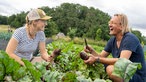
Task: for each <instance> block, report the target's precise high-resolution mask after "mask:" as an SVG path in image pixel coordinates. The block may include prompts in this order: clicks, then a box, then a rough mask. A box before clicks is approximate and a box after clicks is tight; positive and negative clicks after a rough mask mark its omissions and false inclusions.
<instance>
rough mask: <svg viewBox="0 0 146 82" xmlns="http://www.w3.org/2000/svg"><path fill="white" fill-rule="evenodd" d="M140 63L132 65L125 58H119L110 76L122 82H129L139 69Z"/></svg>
mask: <svg viewBox="0 0 146 82" xmlns="http://www.w3.org/2000/svg"><path fill="white" fill-rule="evenodd" d="M141 67H142V66H141V64H140V63H133V62H131V61H130V60H128V59H126V58H119V60H118V61H117V62H116V63H115V65H114V71H113V73H112V75H115V76H118V77H120V78H123V79H124V82H129V80H130V79H131V78H132V76H133V75H134V73H135V72H136V70H137V69H141Z"/></svg>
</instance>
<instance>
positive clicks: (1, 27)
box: [0, 25, 15, 32]
mask: <svg viewBox="0 0 146 82" xmlns="http://www.w3.org/2000/svg"><path fill="white" fill-rule="evenodd" d="M12 30H15V29H14V28H12ZM7 31H8V25H0V32H7Z"/></svg>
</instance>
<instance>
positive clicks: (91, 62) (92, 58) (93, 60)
mask: <svg viewBox="0 0 146 82" xmlns="http://www.w3.org/2000/svg"><path fill="white" fill-rule="evenodd" d="M96 59H97V57H95V56H94V55H90V56H89V59H88V60H84V62H85V63H86V64H90V65H91V64H93V63H94V62H95V61H96Z"/></svg>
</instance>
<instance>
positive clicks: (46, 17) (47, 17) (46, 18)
mask: <svg viewBox="0 0 146 82" xmlns="http://www.w3.org/2000/svg"><path fill="white" fill-rule="evenodd" d="M51 18H52V17H50V16H45V17H43V18H41V19H42V20H49V19H51Z"/></svg>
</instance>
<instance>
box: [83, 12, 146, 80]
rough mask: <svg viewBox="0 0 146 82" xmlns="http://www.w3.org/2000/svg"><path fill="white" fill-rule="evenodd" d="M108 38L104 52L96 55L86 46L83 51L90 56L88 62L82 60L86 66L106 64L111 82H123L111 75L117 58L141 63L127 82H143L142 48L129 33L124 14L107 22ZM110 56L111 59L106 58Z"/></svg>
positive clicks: (145, 66) (145, 70) (115, 16)
mask: <svg viewBox="0 0 146 82" xmlns="http://www.w3.org/2000/svg"><path fill="white" fill-rule="evenodd" d="M109 30H110V33H109V34H110V35H112V36H113V37H111V38H110V40H109V41H108V43H107V45H106V46H105V48H104V50H103V51H102V52H101V53H100V54H97V53H96V52H95V50H94V49H93V48H91V47H90V46H88V47H87V46H86V47H85V49H84V51H85V52H89V53H91V54H92V55H91V56H90V57H89V59H88V60H84V62H85V63H87V64H93V63H94V62H96V61H98V62H100V63H103V64H107V65H108V66H107V67H106V72H107V74H108V75H109V77H110V79H111V80H112V81H113V82H123V79H121V78H119V77H117V76H114V75H112V72H113V70H114V64H115V62H116V61H117V60H118V59H119V58H126V59H129V60H130V61H132V62H137V63H141V65H142V68H141V69H140V70H137V71H136V73H135V74H134V76H133V77H132V79H130V81H129V82H144V77H145V75H146V64H145V59H144V52H143V48H142V46H141V44H140V42H139V40H138V38H137V37H136V36H135V35H134V34H132V33H130V30H129V26H128V19H127V16H126V15H124V14H115V15H114V16H113V17H112V18H111V20H110V21H109ZM110 53H111V54H112V56H113V58H106V57H107V56H108V55H110Z"/></svg>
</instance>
